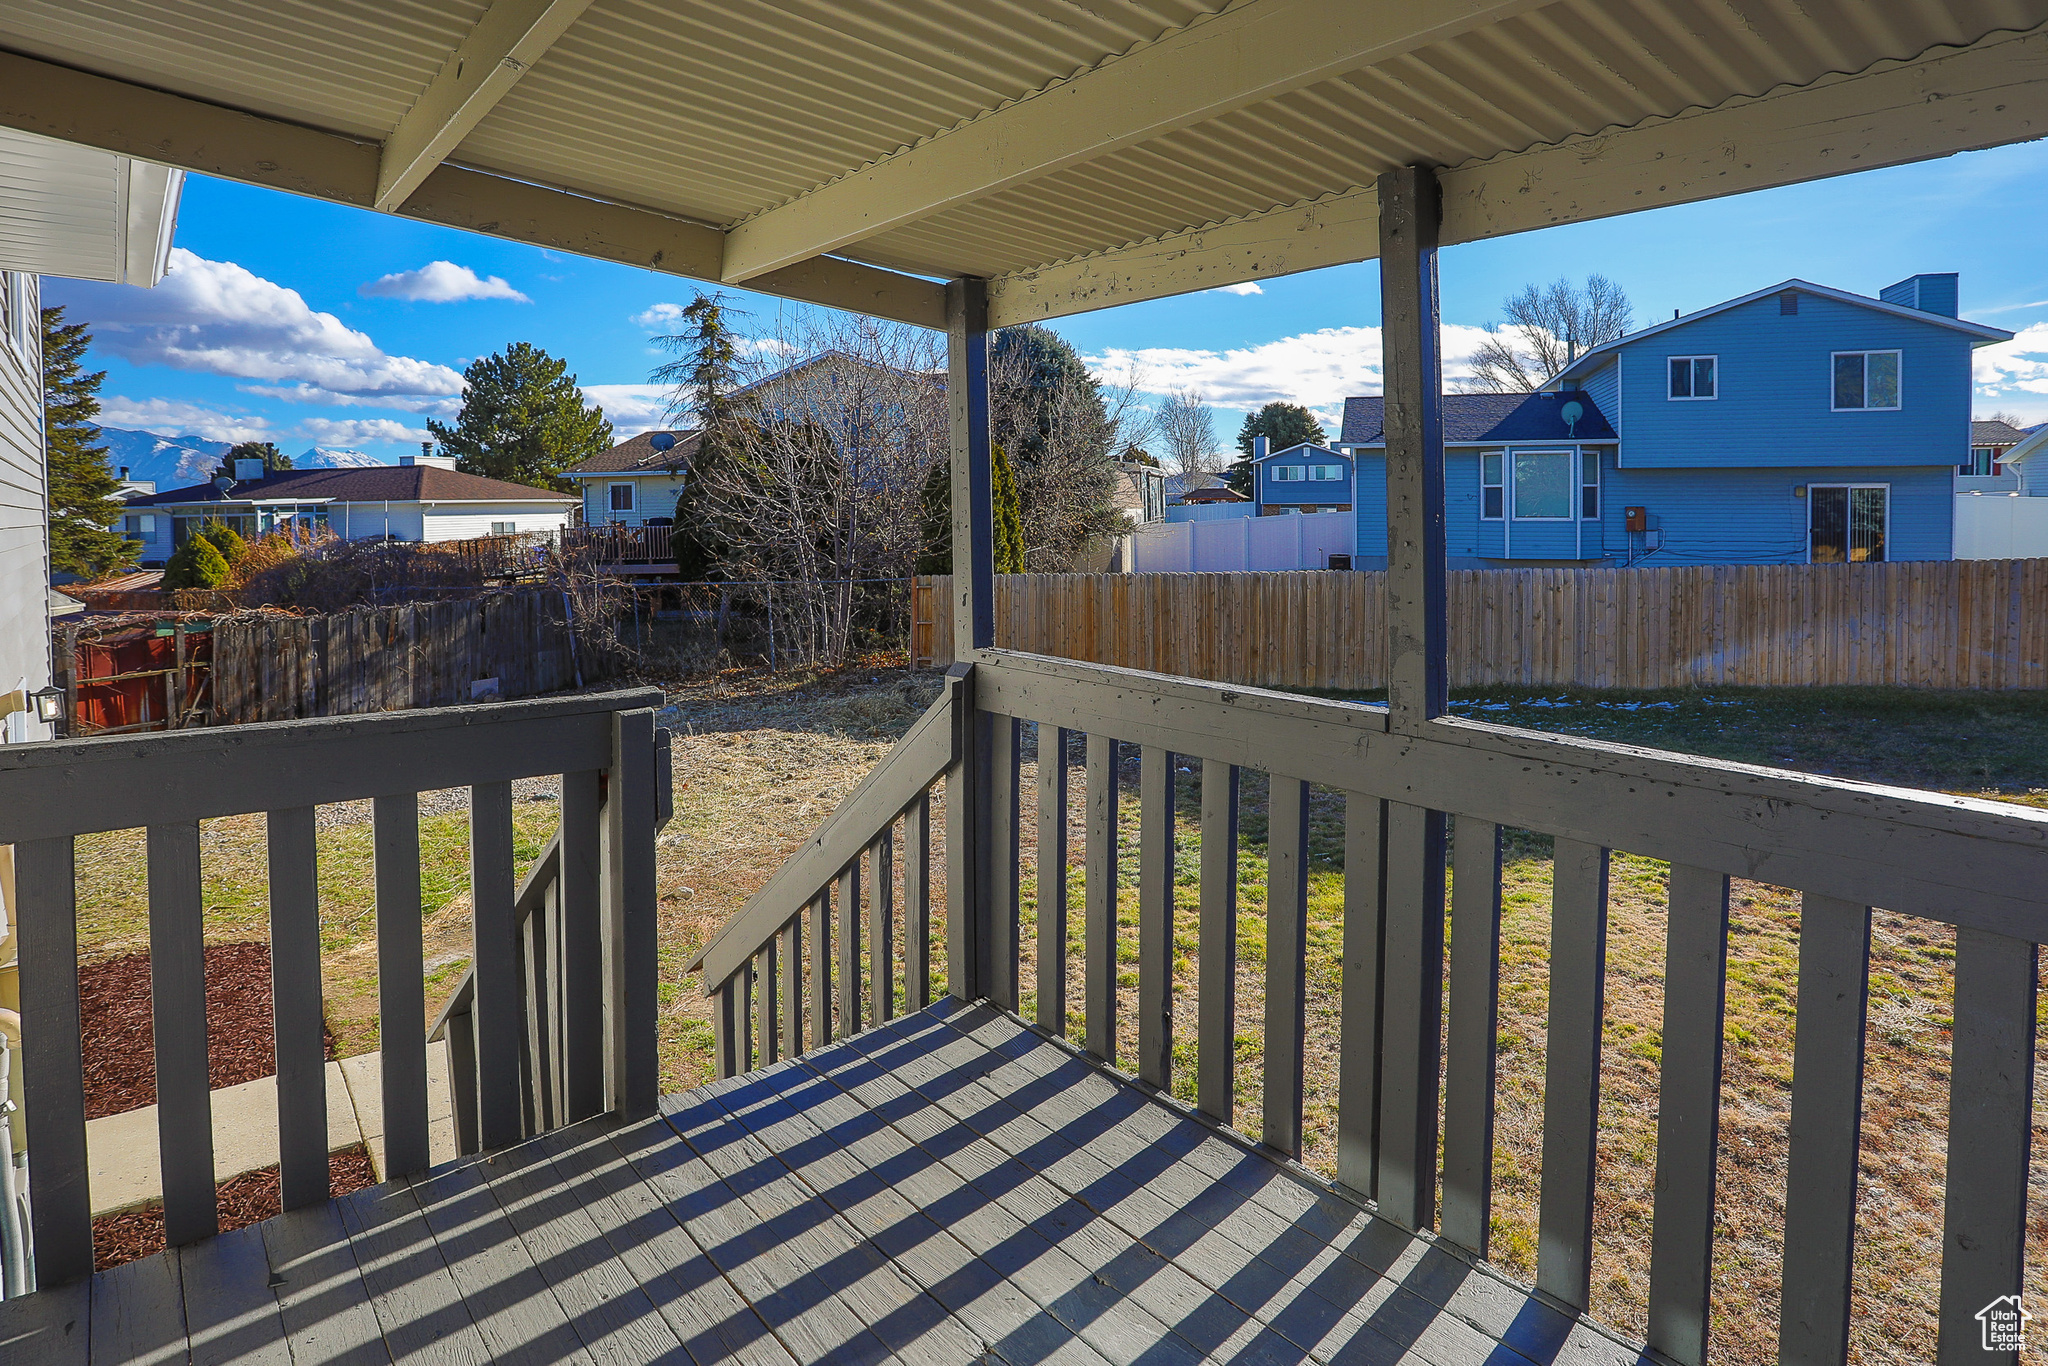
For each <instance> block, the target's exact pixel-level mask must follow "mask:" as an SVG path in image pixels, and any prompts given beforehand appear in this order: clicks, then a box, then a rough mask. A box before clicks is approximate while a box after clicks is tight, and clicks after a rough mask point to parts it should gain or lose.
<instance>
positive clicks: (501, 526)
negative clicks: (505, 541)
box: [491, 522, 519, 536]
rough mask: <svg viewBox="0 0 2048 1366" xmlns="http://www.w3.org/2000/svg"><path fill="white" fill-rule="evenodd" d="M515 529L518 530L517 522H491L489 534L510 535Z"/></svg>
mask: <svg viewBox="0 0 2048 1366" xmlns="http://www.w3.org/2000/svg"><path fill="white" fill-rule="evenodd" d="M517 530H519V523H517V522H492V523H491V534H492V535H493V536H510V535H511V534H512V533H513V532H515V531H517Z"/></svg>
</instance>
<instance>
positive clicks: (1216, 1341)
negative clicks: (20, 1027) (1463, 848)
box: [0, 1002, 1638, 1366]
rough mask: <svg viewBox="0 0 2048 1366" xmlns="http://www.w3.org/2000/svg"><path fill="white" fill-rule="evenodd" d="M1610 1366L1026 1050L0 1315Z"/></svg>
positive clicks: (621, 1345)
mask: <svg viewBox="0 0 2048 1366" xmlns="http://www.w3.org/2000/svg"><path fill="white" fill-rule="evenodd" d="M188 1354H189V1359H191V1360H193V1361H209V1362H218V1361H252V1362H253V1361H266V1362H268V1361H276V1362H284V1361H295V1362H312V1361H319V1362H323V1363H331V1362H345V1361H346V1362H354V1361H386V1360H393V1359H396V1360H405V1359H407V1358H409V1357H413V1356H423V1357H428V1358H431V1359H433V1360H437V1361H475V1362H487V1361H492V1362H506V1361H526V1362H556V1361H617V1362H627V1361H635V1362H637V1361H696V1362H714V1361H718V1362H723V1361H744V1362H788V1361H791V1360H792V1359H793V1360H797V1361H804V1362H827V1361H829V1362H833V1363H855V1362H887V1361H899V1360H900V1361H907V1362H932V1363H946V1362H978V1361H987V1362H996V1361H1000V1362H1010V1363H1024V1362H1041V1361H1061V1362H1074V1363H1100V1362H1118V1363H1136V1362H1143V1363H1148V1364H1150V1363H1179V1362H1188V1363H1192V1362H1207V1361H1215V1362H1225V1361H1227V1362H1247V1363H1249V1362H1274V1363H1278V1362H1304V1361H1317V1362H1397V1361H1402V1362H1428V1363H1432V1364H1433V1366H1463V1364H1464V1363H1478V1362H1487V1363H1494V1364H1495V1366H1528V1363H1549V1362H1560V1361H1570V1362H1573V1363H1588V1364H1589V1366H1594V1364H1598V1363H1620V1362H1633V1361H1636V1360H1638V1354H1637V1353H1636V1352H1635V1351H1634V1350H1632V1349H1630V1348H1628V1347H1625V1346H1623V1345H1622V1344H1620V1343H1619V1342H1617V1341H1615V1340H1613V1339H1611V1338H1609V1337H1607V1336H1605V1335H1604V1334H1602V1333H1600V1332H1598V1331H1596V1330H1595V1329H1593V1328H1592V1327H1591V1326H1590V1325H1587V1324H1585V1323H1583V1322H1581V1321H1579V1320H1577V1319H1575V1318H1573V1317H1572V1316H1570V1315H1569V1314H1566V1313H1564V1312H1562V1311H1560V1310H1557V1309H1555V1308H1553V1307H1551V1306H1550V1305H1548V1304H1546V1303H1544V1302H1542V1301H1539V1300H1537V1299H1536V1298H1534V1297H1533V1296H1532V1295H1531V1294H1530V1293H1529V1292H1527V1291H1526V1290H1523V1289H1521V1288H1519V1287H1516V1286H1513V1285H1510V1284H1509V1283H1507V1282H1505V1281H1503V1280H1501V1279H1499V1278H1497V1277H1496V1276H1495V1275H1493V1274H1492V1273H1490V1272H1488V1271H1485V1270H1480V1269H1475V1268H1474V1267H1472V1266H1471V1265H1469V1264H1468V1263H1466V1262H1465V1261H1463V1260H1460V1259H1459V1258H1457V1257H1455V1256H1453V1255H1452V1254H1451V1253H1449V1252H1448V1251H1446V1250H1444V1249H1442V1248H1440V1247H1438V1246H1436V1245H1435V1244H1434V1243H1432V1242H1431V1241H1430V1240H1427V1239H1421V1238H1416V1237H1414V1236H1412V1235H1409V1234H1406V1233H1404V1232H1401V1231H1400V1230H1398V1229H1396V1228H1395V1227H1393V1226H1392V1225H1390V1224H1387V1223H1384V1222H1382V1221H1380V1220H1378V1219H1376V1218H1374V1217H1373V1216H1371V1215H1370V1214H1368V1213H1366V1212H1365V1211H1364V1210H1363V1209H1361V1208H1360V1207H1359V1206H1357V1205H1355V1204H1353V1203H1351V1202H1350V1201H1348V1200H1346V1199H1343V1198H1341V1197H1339V1196H1337V1195H1334V1194H1332V1193H1330V1192H1329V1191H1327V1190H1325V1189H1324V1188H1322V1187H1321V1186H1320V1185H1318V1184H1317V1183H1316V1182H1315V1181H1314V1180H1313V1179H1311V1178H1306V1177H1304V1176H1303V1175H1302V1174H1301V1173H1300V1172H1299V1171H1298V1170H1296V1169H1291V1168H1289V1167H1287V1166H1286V1165H1284V1164H1282V1163H1281V1162H1279V1161H1277V1160H1276V1159H1274V1158H1273V1157H1271V1156H1269V1155H1268V1154H1266V1153H1264V1152H1261V1151H1259V1150H1257V1149H1254V1148H1251V1147H1249V1146H1247V1145H1246V1144H1245V1143H1244V1142H1243V1141H1242V1140H1240V1139H1237V1138H1236V1137H1234V1136H1231V1135H1226V1134H1222V1133H1219V1132H1218V1131H1217V1130H1215V1129H1213V1128H1211V1127H1209V1126H1208V1125H1206V1124H1203V1123H1200V1122H1198V1121H1196V1120H1194V1119H1192V1118H1190V1117H1189V1116H1188V1115H1187V1114H1186V1113H1185V1112H1184V1111H1182V1110H1180V1109H1179V1108H1177V1107H1175V1106H1172V1105H1169V1104H1166V1103H1164V1102H1162V1101H1160V1100H1159V1099H1158V1098H1156V1097H1154V1096H1151V1095H1149V1094H1147V1093H1146V1092H1145V1091H1143V1090H1141V1089H1139V1088H1138V1087H1137V1086H1135V1085H1132V1084H1129V1083H1126V1082H1122V1081H1119V1080H1118V1079H1116V1078H1115V1077H1114V1076H1112V1075H1111V1074H1108V1073H1106V1072H1104V1071H1102V1070H1101V1069H1099V1068H1097V1067H1095V1066H1094V1065H1092V1064H1090V1063H1088V1062H1087V1061H1085V1060H1083V1059H1081V1058H1078V1057H1076V1056H1075V1055H1074V1054H1072V1053H1071V1052H1069V1051H1068V1050H1067V1049H1065V1048H1063V1047H1061V1046H1059V1045H1057V1044H1054V1043H1050V1042H1048V1041H1047V1040H1046V1039H1045V1038H1044V1037H1043V1036H1041V1035H1039V1034H1036V1033H1035V1032H1033V1031H1031V1030H1028V1029H1027V1028H1025V1027H1024V1026H1023V1025H1022V1024H1020V1023H1019V1022H1018V1021H1017V1020H1016V1019H1015V1018H1014V1017H1013V1016H1009V1015H1006V1014H1004V1013H1001V1012H998V1011H995V1010H991V1009H988V1008H986V1007H979V1006H976V1007H964V1006H961V1005H959V1004H958V1003H956V1002H946V1003H942V1004H940V1005H936V1006H933V1007H932V1008H931V1009H929V1010H926V1011H923V1012H921V1013H919V1014H916V1015H913V1016H910V1017H908V1018H906V1019H902V1020H898V1021H896V1022H894V1023H891V1024H888V1025H884V1026H881V1027H879V1028H876V1029H874V1030H871V1031H869V1032H868V1033H865V1034H861V1035H859V1036H856V1037H855V1038H853V1039H851V1040H848V1041H845V1042H841V1043H837V1044H834V1045H831V1046H829V1047H826V1048H822V1049H820V1050H818V1051H817V1052H814V1053H812V1054H809V1055H807V1056H805V1057H802V1058H799V1059H796V1060H793V1061H788V1062H784V1063H781V1064H779V1065H777V1066H773V1067H770V1068H767V1069H765V1070H763V1071H759V1072H753V1073H749V1074H746V1075H743V1076H739V1077H734V1078H731V1079H729V1080H726V1081H722V1082H719V1083H716V1084H714V1085H712V1086H709V1087H706V1088H704V1089H702V1090H699V1091H694V1092H691V1093H689V1094H688V1095H683V1096H676V1097H671V1098H670V1099H669V1100H668V1101H666V1102H665V1103H664V1106H663V1114H662V1116H661V1117H660V1118H657V1119H650V1120H646V1121H642V1122H639V1123H635V1124H629V1125H623V1126H621V1125H619V1124H617V1123H616V1122H615V1121H613V1120H609V1119H606V1120H599V1121H591V1122H588V1123H585V1124H581V1125H578V1126H575V1127H573V1128H569V1129H565V1130H559V1131H557V1132H555V1133H551V1134H548V1135H545V1136H543V1137H541V1138H538V1139H534V1140H531V1141H529V1142H526V1143H524V1144H521V1145H518V1146H516V1147H513V1148H510V1149H505V1150H502V1151H500V1152H497V1153H495V1154H492V1155H489V1156H485V1157H469V1158H463V1159H460V1160H458V1161H456V1162H453V1163H450V1164H446V1165H444V1166H441V1167H437V1168H435V1169H434V1170H432V1171H430V1172H428V1173H427V1174H425V1175H423V1176H421V1177H417V1178H414V1179H413V1180H411V1181H397V1182H392V1183H389V1184H387V1185H384V1186H380V1187H377V1188H375V1189H374V1190H368V1191H363V1192H361V1193H359V1194H358V1195H355V1196H351V1197H349V1198H346V1199H343V1200H338V1201H333V1202H330V1203H328V1204H326V1205H324V1206H317V1207H313V1208H310V1209H306V1210H302V1211H298V1212H295V1213H293V1214H289V1215H286V1216H284V1217H283V1218H280V1219H273V1220H270V1221H269V1222H267V1223H264V1224H261V1225H257V1226H255V1227H253V1228H247V1229H243V1230H240V1231H238V1232H236V1233H231V1234H227V1235H224V1236H222V1237H219V1238H213V1239H208V1240H206V1241H204V1242H201V1243H198V1244H194V1245H192V1246H190V1247H186V1248H183V1249H180V1250H178V1251H176V1252H174V1253H166V1254H162V1255H159V1256H156V1257H152V1258H149V1259H147V1260H145V1261H140V1262H134V1263H130V1264H129V1265H127V1266H123V1267H119V1268H116V1269H115V1270H113V1271H109V1272H104V1273H101V1274H99V1275H97V1276H94V1277H93V1278H92V1279H91V1280H90V1281H87V1282H81V1283H75V1284H73V1285H71V1286H67V1287H59V1288H57V1289H55V1290H52V1291H49V1292H45V1293H42V1294H37V1295H32V1296H30V1297H28V1298H26V1299H24V1300H18V1301H12V1302H9V1303H7V1304H5V1305H0V1355H4V1356H5V1357H6V1358H7V1359H8V1360H33V1361H35V1362H37V1364H38V1366H58V1363H71V1362H88V1361H90V1362H102V1361H105V1362H113V1361H120V1362H140V1361H150V1362H158V1361H162V1362H169V1361H185V1360H187V1359H188Z"/></svg>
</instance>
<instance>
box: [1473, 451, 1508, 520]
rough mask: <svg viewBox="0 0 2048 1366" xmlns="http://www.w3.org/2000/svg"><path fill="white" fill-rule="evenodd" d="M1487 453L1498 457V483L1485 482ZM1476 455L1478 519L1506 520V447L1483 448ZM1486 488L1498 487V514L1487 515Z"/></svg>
mask: <svg viewBox="0 0 2048 1366" xmlns="http://www.w3.org/2000/svg"><path fill="white" fill-rule="evenodd" d="M1489 455H1498V456H1499V457H1500V482H1499V483H1498V484H1489V483H1487V482H1486V457H1487V456H1489ZM1478 456H1479V520H1480V521H1482V522H1504V521H1506V520H1507V512H1508V453H1507V449H1506V447H1501V448H1498V449H1488V450H1483V451H1480V452H1478ZM1488 489H1499V490H1500V512H1499V514H1498V515H1489V514H1488V513H1487V511H1486V491H1487V490H1488Z"/></svg>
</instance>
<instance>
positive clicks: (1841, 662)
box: [911, 560, 2048, 690]
mask: <svg viewBox="0 0 2048 1366" xmlns="http://www.w3.org/2000/svg"><path fill="white" fill-rule="evenodd" d="M1447 578H1448V580H1449V582H1448V598H1449V604H1448V616H1449V623H1450V682H1451V686H1452V687H1467V688H1469V687H1483V686H1487V685H1490V684H1529V685H1534V686H1579V687H1592V688H1667V687H1688V686H1701V685H1725V684H1735V685H1742V686H1773V685H1787V686H1790V685H1804V684H1878V683H1886V684H1899V685H1907V686H1916V687H1933V688H2038V687H2044V686H2048V560H1955V561H1924V562H1908V563H1898V564H1790V565H1702V566H1695V567H1686V568H1668V569H1647V568H1646V569H1489V570H1463V571H1457V572H1453V573H1451V574H1449V575H1448V576H1447ZM1385 580H1386V575H1385V574H1384V573H1383V572H1379V571H1362V572H1357V573H1346V572H1331V571H1308V572H1302V573H1285V574H1005V575H1001V576H999V577H998V578H997V580H996V644H997V645H998V646H999V647H1001V648H1004V649H1010V650H1022V651H1026V652H1029V653H1032V654H1043V655H1054V656H1057V657H1060V658H1065V659H1076V660H1083V661H1086V662H1088V663H1094V664H1112V665H1118V666H1121V667H1124V668H1132V669H1147V670H1151V671H1154V672H1158V673H1166V674H1179V675H1183V676H1187V677H1192V678H1205V679H1210V680H1213V681H1215V682H1219V683H1242V684H1246V685H1248V686H1255V687H1296V688H1304V687H1305V688H1339V689H1359V690H1364V689H1374V688H1383V687H1385V686H1386V666H1385V640H1386V632H1387V622H1386V612H1385ZM951 584H952V580H951V577H950V576H944V575H941V576H936V577H930V578H921V579H919V580H917V583H916V585H915V587H914V589H913V590H912V598H911V621H912V626H911V654H912V659H913V661H914V662H915V663H918V664H931V665H935V666H938V667H944V666H945V665H947V664H950V663H951V662H952V660H953V642H952V617H951V612H950V609H949V607H948V604H949V603H950V601H951Z"/></svg>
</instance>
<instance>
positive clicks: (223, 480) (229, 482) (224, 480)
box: [213, 474, 235, 498]
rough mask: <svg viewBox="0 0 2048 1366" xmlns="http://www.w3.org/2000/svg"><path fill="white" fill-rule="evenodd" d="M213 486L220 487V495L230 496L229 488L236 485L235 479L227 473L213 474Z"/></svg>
mask: <svg viewBox="0 0 2048 1366" xmlns="http://www.w3.org/2000/svg"><path fill="white" fill-rule="evenodd" d="M213 486H214V487H215V488H217V489H219V490H220V496H221V497H223V498H225V497H227V496H228V490H229V489H231V488H233V487H234V486H235V481H234V480H233V479H231V478H229V477H228V476H227V475H225V474H216V475H215V476H213Z"/></svg>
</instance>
